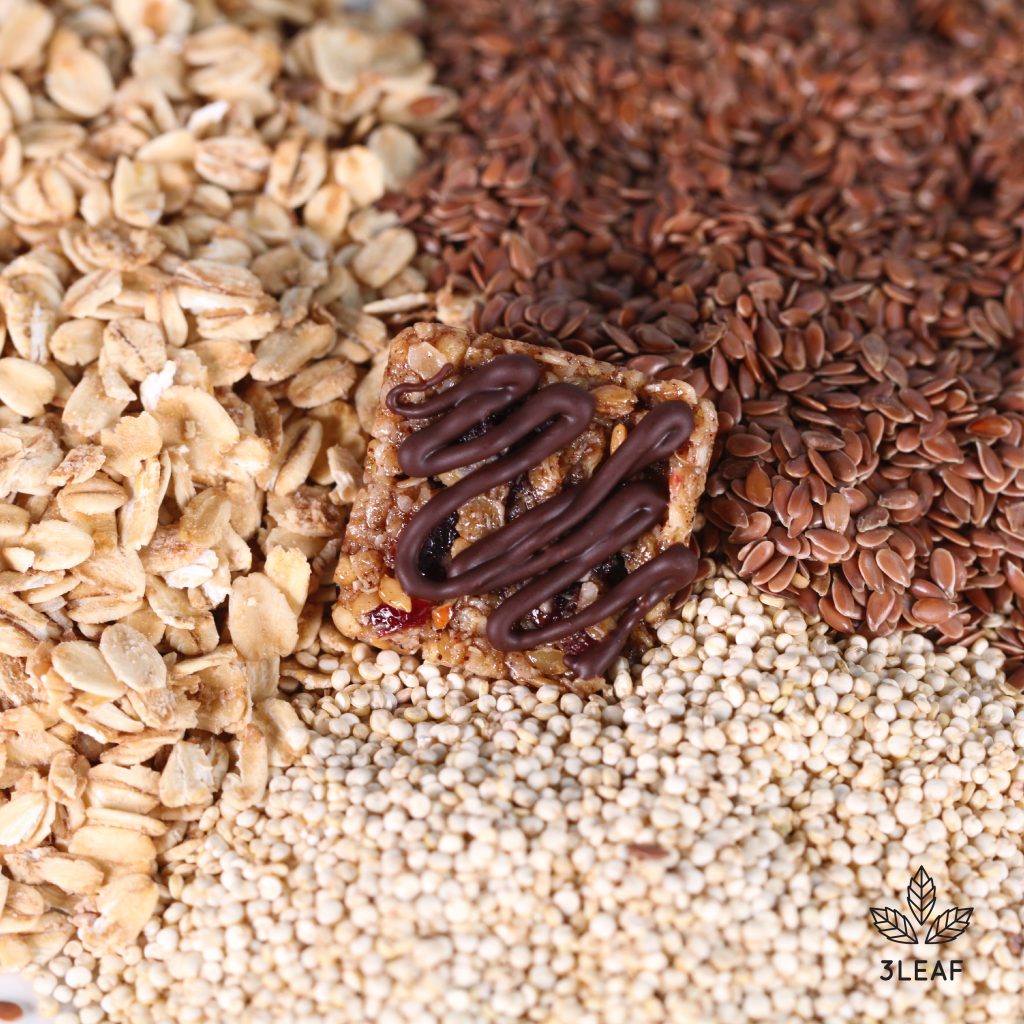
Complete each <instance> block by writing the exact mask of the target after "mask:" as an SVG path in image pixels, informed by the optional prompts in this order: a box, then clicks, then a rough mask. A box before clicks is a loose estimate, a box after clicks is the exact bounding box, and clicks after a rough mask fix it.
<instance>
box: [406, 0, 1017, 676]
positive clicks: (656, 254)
mask: <svg viewBox="0 0 1024 1024" xmlns="http://www.w3.org/2000/svg"><path fill="white" fill-rule="evenodd" d="M423 37H424V39H425V40H426V43H427V46H428V48H429V51H430V53H431V57H432V59H434V60H435V61H436V62H437V63H438V65H439V76H440V81H442V82H444V83H445V84H447V85H450V86H452V87H453V88H454V89H455V90H456V91H457V92H458V93H459V95H460V97H461V108H460V117H461V122H462V130H461V131H460V132H459V133H458V134H456V135H452V134H450V133H447V132H446V133H444V134H442V135H439V136H438V137H437V138H436V139H434V140H433V143H432V152H433V155H434V159H433V161H432V163H431V164H430V165H429V166H428V167H427V168H426V169H425V170H424V171H423V172H422V173H421V174H420V175H419V176H417V177H416V179H415V180H414V182H413V183H412V186H411V187H410V188H409V189H407V190H406V191H405V193H404V195H403V196H402V197H401V198H400V199H399V200H396V202H395V206H396V207H397V208H400V209H401V211H402V215H403V218H404V219H405V220H406V221H407V222H408V223H410V224H411V225H412V226H413V227H414V228H415V229H416V230H417V232H418V234H419V236H420V239H421V243H422V244H423V245H424V246H425V247H426V248H427V249H428V250H429V251H431V252H435V253H437V254H438V255H439V256H440V257H441V258H442V263H443V266H441V267H439V268H438V270H437V276H436V277H435V278H434V279H433V283H434V284H436V285H441V284H442V283H445V282H447V283H448V285H449V286H450V288H451V289H453V290H454V291H455V292H457V293H461V294H465V295H474V296H476V297H477V299H478V301H477V306H476V311H475V321H476V325H477V326H478V327H480V328H482V329H484V330H492V331H495V332H497V333H503V334H506V335H510V336H513V337H519V338H524V339H529V340H534V341H546V342H548V343H551V344H555V345H563V346H565V347H566V348H569V349H572V350H574V351H584V352H592V353H593V354H594V355H597V356H599V357H601V358H604V359H608V360H612V361H628V362H629V363H630V365H632V366H635V367H638V368H641V369H643V370H646V371H647V372H650V373H652V374H656V375H659V376H680V377H682V378H683V379H685V380H688V381H689V382H690V383H692V384H693V385H694V386H695V387H696V389H697V390H698V392H699V393H700V394H702V395H704V394H709V395H711V396H712V397H714V399H715V401H716V404H717V406H718V409H719V418H720V421H721V423H722V424H723V426H724V428H725V429H724V430H723V432H722V434H721V435H720V442H721V444H720V449H719V456H718V464H717V471H716V472H715V473H714V474H713V477H712V479H711V483H710V494H711V500H709V501H707V502H706V512H707V516H708V520H709V525H708V527H707V528H706V529H705V530H704V531H703V536H702V543H703V548H704V550H705V552H708V553H714V552H716V551H722V552H724V553H725V554H727V555H728V557H729V559H730V561H731V563H732V565H733V566H734V567H735V568H736V569H737V570H738V571H739V572H740V574H741V575H742V576H743V577H744V578H746V579H750V580H751V581H753V582H754V583H756V584H757V585H758V586H760V587H762V588H765V589H766V590H768V591H769V592H772V593H784V594H788V595H791V596H793V597H794V598H796V599H797V600H798V601H799V602H800V603H801V606H802V607H804V608H805V609H806V610H808V611H811V610H815V611H817V612H820V614H821V616H822V617H823V618H824V619H825V620H826V621H827V622H828V623H829V624H830V625H832V626H833V627H835V628H837V629H839V630H841V631H843V632H851V631H853V630H858V631H866V632H867V633H869V634H873V635H886V634H888V633H890V632H891V631H892V630H894V629H896V628H897V627H898V626H899V627H904V628H906V627H910V628H915V629H927V630H932V631H934V632H935V634H936V635H937V636H938V637H939V638H940V639H942V640H943V641H946V642H950V641H959V640H965V641H968V642H969V640H970V639H971V638H972V637H974V636H976V635H978V633H979V631H980V630H981V628H982V627H990V628H994V629H998V631H999V634H998V640H997V642H998V643H999V645H1000V646H1001V647H1003V648H1004V649H1005V650H1006V651H1007V652H1008V653H1009V654H1010V655H1011V663H1010V666H1011V669H1013V668H1014V667H1016V666H1017V665H1018V664H1020V660H1021V658H1022V656H1024V631H1022V628H1024V612H1022V608H1024V561H1022V559H1024V500H1022V498H1024V490H1022V487H1021V484H1020V482H1019V480H1018V473H1019V471H1020V470H1021V468H1022V467H1024V416H1022V412H1024V391H1022V386H1024V368H1022V366H1021V362H1020V357H1019V353H1020V346H1019V344H1017V341H1018V340H1019V339H1020V337H1021V332H1022V331H1024V250H1022V249H1021V246H1020V238H1019V230H1018V229H1017V228H1016V227H1015V226H1014V225H1015V224H1019V221H1020V216H1021V210H1022V203H1024V189H1022V173H1024V172H1022V170H1021V168H1022V166H1024V165H1022V163H1021V159H1020V157H1021V143H1020V141H1019V140H1020V138H1021V119H1020V110H1021V106H1022V103H1024V82H1022V80H1021V76H1020V74H1019V67H1018V63H1019V62H1018V59H1017V54H1018V53H1019V51H1020V47H1021V45H1022V44H1024V11H1022V9H1021V8H1020V7H1019V6H1014V5H1009V4H994V5H986V6H985V7H984V8H983V7H982V6H981V5H977V4H967V5H964V4H959V3H953V2H947V0H935V2H932V0H927V2H926V0H919V2H914V3H907V4H885V3H868V4H865V3H863V2H860V0H837V2H835V3H829V4H824V5H823V4H805V3H801V2H796V0H784V2H780V3H773V4H770V5H765V4H763V3H753V2H750V3H747V2H731V0H729V2H726V0H713V2H709V3H699V4H695V3H690V2H687V0H663V2H646V0H635V2H633V3H627V4H623V3H619V2H617V0H586V2H582V3H578V4H576V3H574V4H562V3H531V4H517V5H514V9H512V10H510V9H509V5H507V4H504V3H500V2H499V0H440V2H439V3H437V4H434V5H432V6H431V13H430V17H429V18H428V19H427V20H426V21H425V22H424V25H423ZM1022 675H1024V673H1022Z"/></svg>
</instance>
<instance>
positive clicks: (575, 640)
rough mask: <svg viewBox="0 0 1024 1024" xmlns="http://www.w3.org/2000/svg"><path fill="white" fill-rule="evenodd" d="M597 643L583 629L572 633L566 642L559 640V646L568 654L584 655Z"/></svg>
mask: <svg viewBox="0 0 1024 1024" xmlns="http://www.w3.org/2000/svg"><path fill="white" fill-rule="evenodd" d="M596 643H597V641H596V640H595V639H594V638H593V637H592V636H591V635H590V634H589V633H588V632H586V630H583V629H581V630H578V631H577V632H575V633H570V634H569V636H567V637H566V638H565V639H564V640H559V641H558V646H559V647H561V649H562V650H563V651H564V652H565V653H566V654H582V653H583V652H584V651H586V650H588V649H589V648H591V647H593V646H594V644H596Z"/></svg>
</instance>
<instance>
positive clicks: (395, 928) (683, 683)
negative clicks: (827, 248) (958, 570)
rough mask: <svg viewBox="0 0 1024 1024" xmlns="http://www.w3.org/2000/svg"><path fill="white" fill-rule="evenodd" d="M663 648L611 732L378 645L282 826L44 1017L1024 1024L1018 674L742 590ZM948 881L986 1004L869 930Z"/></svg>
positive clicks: (63, 993) (326, 722) (595, 700)
mask: <svg viewBox="0 0 1024 1024" xmlns="http://www.w3.org/2000/svg"><path fill="white" fill-rule="evenodd" d="M659 634H660V639H661V640H662V642H663V644H664V646H662V647H661V648H658V649H656V650H655V651H653V652H651V653H650V655H649V656H648V658H647V660H648V662H649V663H648V664H647V665H645V666H641V665H635V666H633V667H632V669H631V670H629V671H625V670H624V671H621V672H620V673H619V674H618V675H617V676H616V677H615V678H614V680H613V693H611V694H608V695H607V696H605V697H601V696H594V697H592V698H590V699H588V700H587V701H584V700H582V699H581V698H580V697H578V696H576V695H574V694H565V693H562V692H560V691H559V690H558V689H556V688H555V687H544V688H542V689H541V690H539V691H533V690H530V689H528V688H526V687H521V686H512V685H511V684H509V683H506V682H496V683H494V682H488V681H485V680H469V679H464V678H463V677H461V676H460V675H458V674H456V673H454V672H448V673H447V674H446V673H445V672H443V671H442V670H439V669H437V668H434V667H429V666H422V665H420V664H418V663H417V662H416V661H415V659H413V658H411V657H409V656H406V657H404V658H403V657H400V656H399V655H398V654H397V653H395V652H383V653H379V654H377V653H375V652H373V651H371V650H370V649H368V648H367V647H366V646H365V645H356V646H355V647H354V648H353V650H352V652H351V656H346V657H343V658H341V659H340V663H337V662H334V663H335V664H337V667H336V668H335V669H334V670H333V672H332V674H331V685H332V687H333V690H328V691H326V692H321V693H320V694H319V695H318V694H315V693H313V692H308V691H307V692H303V693H300V694H298V695H297V696H296V697H295V704H294V706H295V708H296V711H297V713H298V714H299V716H300V718H301V719H302V720H303V722H304V723H305V724H306V725H307V726H308V727H309V729H310V731H311V733H312V734H313V735H314V737H315V738H314V739H313V740H312V742H311V743H310V745H309V749H308V750H307V752H306V753H305V754H304V755H303V756H302V758H301V759H300V761H299V762H298V763H297V764H295V765H294V766H292V767H290V768H287V769H284V770H282V771H281V772H278V773H275V777H274V778H272V779H271V782H270V785H269V788H268V793H267V797H266V800H265V801H264V803H263V806H262V807H261V808H252V809H248V810H244V811H241V812H239V811H238V810H237V809H236V808H232V807H231V806H230V805H225V806H224V807H223V811H222V814H221V817H220V820H219V821H218V823H217V826H216V828H215V830H214V831H213V832H212V833H211V834H210V835H208V836H207V837H206V838H205V839H202V840H197V841H196V842H194V843H190V844H188V845H187V846H186V847H183V848H182V849H180V850H178V851H174V852H173V853H172V854H171V856H170V857H169V864H168V868H167V872H166V880H167V888H168V890H169V902H168V905H167V906H166V908H165V909H164V911H163V914H162V916H161V918H160V919H154V920H153V921H152V922H150V924H149V925H147V927H146V929H145V933H144V944H143V945H142V947H141V949H140V948H131V949H129V950H127V951H122V952H115V953H110V954H107V955H105V956H102V957H99V958H97V957H95V956H92V955H90V954H88V953H86V952H84V951H83V950H82V949H81V947H80V946H79V945H78V944H77V943H71V944H70V945H69V947H68V949H67V950H66V952H65V955H64V956H62V957H60V958H58V960H57V961H55V962H54V964H53V965H52V967H51V970H52V974H51V975H49V976H47V978H45V979H44V980H42V982H41V984H42V987H43V988H44V989H45V990H46V991H47V992H48V993H49V995H50V997H51V998H53V997H56V998H59V999H61V1000H64V1001H70V1002H71V1003H73V1005H74V1006H75V1007H77V1008H78V1013H79V1017H78V1018H77V1019H79V1020H80V1021H81V1022H82V1024H100V1022H111V1024H120V1022H128V1021H130V1022H132V1024H150V1022H153V1024H155V1022H158V1021H159V1022H163V1021H169V1020H170V1021H180V1022H192V1024H201V1022H206V1021H209V1022H215V1021H216V1022H218V1024H219V1022H221V1021H224V1020H241V1019H243V1018H244V1019H245V1020H246V1021H251V1022H253V1024H273V1022H276V1021H282V1022H283V1021H301V1022H313V1021H316V1022H320V1024H343V1022H353V1024H355V1022H359V1024H362V1022H365V1021H367V1020H378V1021H381V1022H382V1024H403V1022H416V1024H428V1022H433V1021H445V1022H446V1024H473V1022H476V1021H479V1020H483V1019H487V1020H493V1021H495V1022H497V1024H520V1022H522V1021H549V1020H564V1021H603V1020H631V1021H642V1022H646V1021H651V1022H655V1021H658V1022H661V1021H666V1020H671V1021H688V1020H713V1021H740V1020H767V1021H782V1020H796V1019H799V1020H807V1021H821V1022H828V1024H832V1022H838V1021H848V1020H856V1021H861V1022H865V1024H870V1022H882V1021H885V1022H890V1021H905V1022H909V1021H913V1022H914V1024H946V1022H948V1021H950V1020H964V1021H967V1020H976V1021H984V1022H985V1024H1016V1022H1018V1021H1019V1020H1020V1019H1021V1014H1022V1012H1024V994H1022V992H1021V978H1020V959H1019V958H1020V948H1021V942H1022V939H1024V911H1022V908H1024V853H1022V849H1021V840H1020V837H1021V834H1022V832H1024V809H1022V807H1021V792H1022V787H1024V760H1022V757H1021V750H1022V749H1024V704H1022V703H1021V701H1020V699H1019V695H1017V694H1013V695H1011V694H1010V693H1009V692H1006V691H1005V690H1004V688H1003V687H1004V685H1005V684H1004V681H1003V674H1002V672H1001V663H1002V661H1003V655H1002V654H1001V652H999V651H998V650H996V649H995V648H993V647H991V646H989V645H988V644H987V643H986V642H985V641H984V640H980V641H978V642H976V643H975V644H974V645H972V647H971V648H970V649H968V648H965V647H963V646H962V645H955V646H951V647H949V648H948V649H946V650H944V651H937V650H936V649H935V648H934V647H933V645H932V644H931V643H930V642H929V641H927V640H926V639H924V638H922V637H920V636H916V637H909V636H908V637H898V636H893V637H890V638H884V639H876V640H872V641H870V642H869V641H867V640H865V639H863V638H861V637H852V638H849V639H846V640H843V641H842V642H841V643H836V642H835V641H834V640H832V639H830V638H829V636H828V635H827V632H826V628H825V626H824V624H822V623H821V622H812V621H808V620H807V619H806V618H805V617H804V616H803V614H802V613H801V612H800V611H799V610H798V609H793V607H792V605H791V604H790V603H789V602H783V601H781V600H779V599H777V598H774V597H771V596H770V595H765V596H761V597H759V596H757V595H756V593H755V592H754V590H753V589H752V588H751V587H750V586H749V585H748V584H746V583H744V582H742V581H739V580H737V579H724V578H718V579H714V580H712V581H709V582H707V583H705V584H704V585H703V586H702V589H701V591H700V592H699V593H698V595H697V596H695V597H693V598H691V599H690V600H689V601H688V602H687V603H686V605H685V606H684V608H683V609H682V612H681V618H679V619H673V620H670V621H669V622H667V623H665V624H663V625H662V626H661V627H660V629H659ZM328 664H329V662H327V660H326V659H324V667H325V668H326V667H327V665H328ZM919 865H924V866H925V868H926V870H927V871H928V872H929V873H930V874H932V876H933V877H934V879H935V882H936V885H937V890H938V902H939V906H940V907H941V908H942V909H945V908H946V907H947V906H950V905H955V906H965V905H973V906H974V907H975V911H974V918H973V922H972V924H971V927H970V929H969V930H968V931H967V932H966V933H965V934H964V935H962V936H961V937H960V938H959V939H958V940H957V942H956V946H955V954H954V955H955V956H956V957H957V958H959V959H962V960H963V961H964V974H963V976H962V977H958V978H957V980H956V981H955V982H952V983H942V982H936V983H934V984H929V985H921V984H916V983H915V984H895V983H892V982H888V983H886V982H881V981H879V980H878V976H879V974H880V973H881V967H880V963H879V961H880V960H881V959H883V958H891V957H892V956H893V950H896V951H897V952H898V953H900V952H902V953H904V954H909V952H910V947H894V946H893V945H892V944H891V943H888V942H886V940H885V939H883V938H882V937H881V936H880V935H878V934H877V933H876V932H875V931H874V930H873V929H872V927H871V923H870V922H871V919H870V914H869V908H870V907H871V906H885V905H889V904H893V903H896V902H898V900H899V899H900V896H901V894H902V893H904V892H905V890H906V887H907V883H908V881H909V879H910V876H911V875H912V874H913V873H914V871H915V870H916V868H917V866H919ZM922 948H926V949H927V950H929V951H930V952H929V955H932V956H934V948H933V947H922ZM951 949H953V947H945V948H944V950H943V952H944V953H946V954H947V955H948V954H949V950H951ZM921 955H925V954H924V953H922V954H921ZM58 1020H61V1018H58ZM67 1020H68V1024H75V1018H73V1017H72V1016H71V1015H69V1016H68V1017H67Z"/></svg>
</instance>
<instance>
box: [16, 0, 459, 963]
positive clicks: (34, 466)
mask: <svg viewBox="0 0 1024 1024" xmlns="http://www.w3.org/2000/svg"><path fill="white" fill-rule="evenodd" d="M372 7H373V9H372V11H371V12H369V13H367V14H365V15H361V16H352V17H348V16H344V15H342V14H338V13H336V12H335V9H334V8H333V6H331V5H320V4H316V3H293V4H289V5H288V7H287V12H286V13H284V12H283V11H282V12H278V11H277V8H276V7H275V5H273V4H254V5H250V6H246V7H245V8H244V9H243V8H238V9H232V10H229V11H227V12H221V11H220V10H219V9H218V8H217V7H216V6H215V5H207V4H197V5H192V4H187V3H184V2H180V0H158V2H154V3H142V2H138V3H136V2H133V0H126V2H122V0H117V2H116V3H114V4H113V5H112V7H110V8H109V9H108V8H106V7H101V6H93V7H87V6H80V5H78V4H72V5H69V6H62V5H59V4H51V5H43V4H41V3H36V2H34V0H14V2H11V3H5V4H3V5H2V8H0V134H2V138H3V143H2V159H0V252H2V256H3V265H4V266H3V270H2V271H0V310H2V315H3V318H2V333H0V340H2V343H3V348H2V358H0V499H2V500H0V785H2V789H3V798H2V802H0V854H2V856H3V864H4V869H5V870H4V873H3V875H2V876H0V908H2V914H0V963H2V964H3V966H4V967H5V968H7V969H14V968H17V967H19V966H22V965H24V964H26V963H28V962H29V961H30V960H33V959H35V960H45V959H46V958H47V957H48V956H50V955H52V954H53V953H55V952H56V951H58V950H59V949H60V948H61V946H62V945H63V944H64V943H65V942H66V941H67V939H68V938H69V937H70V936H71V935H72V934H73V933H74V934H76V935H77V936H78V939H79V941H80V942H81V943H82V944H83V945H84V947H85V948H86V949H89V950H90V951H92V952H93V953H95V954H101V953H103V952H104V951H107V950H110V949H114V948H122V949H123V948H124V946H125V944H126V943H129V942H130V941H131V940H132V939H134V937H135V936H136V935H137V934H138V933H139V930H140V929H141V928H142V926H143V925H144V924H145V922H146V921H147V920H148V918H149V917H150V915H151V914H152V912H153V911H154V909H155V908H156V906H157V902H158V898H159V886H158V882H157V881H156V879H155V877H154V876H155V872H156V864H157V859H158V858H167V857H171V858H172V859H173V857H174V854H173V851H174V850H175V848H176V847H178V845H179V844H180V843H181V842H182V841H183V840H184V839H185V837H186V836H187V835H189V834H190V831H191V830H192V828H193V826H194V825H195V823H197V822H198V823H200V825H203V823H204V814H205V813H206V812H207V811H208V810H209V809H210V808H211V807H212V806H213V804H214V801H215V800H216V799H217V797H218V794H220V795H221V796H222V797H223V799H224V800H225V801H226V802H228V803H229V804H231V805H232V806H233V807H236V808H241V807H244V806H248V805H250V804H252V803H254V802H256V801H258V800H259V799H261V797H262V796H263V794H264V792H265V789H266V785H267V779H268V773H269V771H270V769H271V768H272V767H275V768H278V767H283V766H286V765H288V764H291V763H292V762H293V761H294V760H295V758H296V757H297V756H298V755H299V754H300V753H301V751H302V750H304V749H305V744H306V730H305V728H304V727H303V726H302V724H301V722H300V721H299V719H298V717H297V716H296V712H295V710H294V709H293V708H292V707H291V706H290V704H289V703H288V702H287V701H285V700H282V699H280V696H279V695H278V678H279V675H284V676H288V675H290V674H294V673H299V674H300V675H301V674H302V673H303V672H304V671H305V668H304V665H305V664H307V659H309V658H314V656H315V655H316V654H319V653H322V652H324V651H330V650H331V649H332V646H333V645H335V644H336V641H337V634H336V633H335V632H334V630H333V628H332V627H329V626H327V627H323V619H324V615H323V606H324V604H325V603H326V602H329V601H330V600H332V597H333V590H332V588H330V587H324V586H322V584H323V583H324V582H325V581H326V580H329V578H330V573H331V571H332V569H333V563H334V560H335V558H336V553H337V547H338V535H339V533H340V529H341V527H342V525H343V524H344V520H345V516H346V509H347V506H348V505H349V503H350V502H351V500H352V497H353V495H354V493H355V487H356V481H357V479H358V477H359V475H360V459H361V457H362V455H363V452H364V449H365V442H364V439H363V434H362V430H361V422H363V421H365V418H366V414H367V409H368V408H372V405H373V403H374V402H375V390H376V375H377V374H376V373H375V370H374V367H375V366H376V365H377V364H378V362H379V357H380V356H381V354H382V352H383V351H384V349H385V348H386V342H387V337H388V334H389V330H391V326H390V325H389V318H390V319H394V318H395V317H396V316H398V317H400V316H401V315H402V314H403V313H404V312H405V311H409V310H415V309H417V308H419V307H420V306H422V305H423V304H424V302H425V301H426V296H425V294H424V292H423V288H424V275H423V273H422V272H421V271H420V270H419V269H418V268H417V266H416V263H415V261H414V256H415V250H416V245H415V239H414V237H413V235H412V233H411V232H410V231H409V230H408V229H406V228H404V227H401V226H400V225H398V224H397V223H396V217H395V216H394V214H391V213H387V212H384V211H381V210H379V209H378V208H377V207H376V206H375V205H374V204H375V202H376V201H377V200H378V199H379V198H380V197H381V196H382V195H383V194H384V191H385V190H386V189H388V188H395V187H397V186H399V185H400V184H401V182H402V180H403V179H404V177H405V176H406V175H407V174H408V173H409V172H410V171H411V170H412V169H413V167H414V166H415V164H416V161H417V157H418V151H419V147H418V143H417V141H416V133H417V132H419V131H420V130H422V129H423V128H424V127H425V126H427V125H429V124H431V123H432V122H433V121H434V120H435V119H437V118H442V117H444V116H445V115H446V113H448V112H449V111H450V110H451V108H452V105H453V101H452V98H451V96H450V95H449V94H448V93H447V92H446V91H445V90H444V89H440V88H436V87H434V86H432V85H431V76H432V72H431V68H430V66H429V65H428V64H427V63H425V62H424V59H423V53H422V48H421V46H420V44H419V43H418V42H417V41H416V39H415V38H414V37H413V36H411V35H409V34H407V33H405V32H403V31H400V30H398V28H397V25H398V24H399V23H400V22H401V21H404V20H405V19H406V18H407V17H408V16H409V15H410V14H414V13H416V11H417V7H416V5H415V4H414V3H406V2H402V0H396V2H389V3H376V4H374V5H372ZM322 627H323V628H322Z"/></svg>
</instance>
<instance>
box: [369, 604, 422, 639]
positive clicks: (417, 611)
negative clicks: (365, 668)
mask: <svg viewBox="0 0 1024 1024" xmlns="http://www.w3.org/2000/svg"><path fill="white" fill-rule="evenodd" d="M433 607H434V606H433V605H432V604H431V603H430V602H429V601H421V600H420V599H419V598H418V597H414V598H413V599H412V610H411V611H408V612H407V611H403V610H402V609H401V608H392V607H391V605H389V604H379V605H377V607H376V608H374V609H373V610H372V611H369V612H367V613H366V621H367V622H368V623H369V624H370V625H371V626H372V627H373V631H374V632H375V633H376V634H377V636H387V635H388V634H389V633H397V632H398V631H399V630H400V629H410V628H412V627H413V626H422V625H423V624H424V623H425V622H426V621H427V620H428V619H429V618H430V610H431V609H432V608H433Z"/></svg>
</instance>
